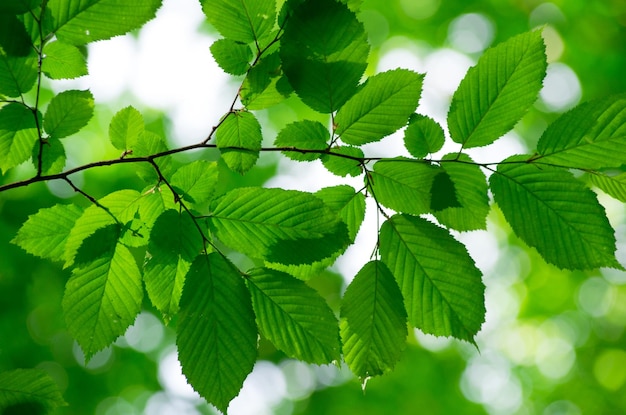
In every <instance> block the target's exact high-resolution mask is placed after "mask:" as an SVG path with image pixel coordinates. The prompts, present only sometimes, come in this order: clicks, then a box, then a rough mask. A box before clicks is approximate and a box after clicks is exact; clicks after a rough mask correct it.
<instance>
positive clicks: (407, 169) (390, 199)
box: [369, 157, 439, 215]
mask: <svg viewBox="0 0 626 415" xmlns="http://www.w3.org/2000/svg"><path fill="white" fill-rule="evenodd" d="M438 172H439V169H438V168H437V167H435V166H433V165H431V164H428V163H424V162H416V161H415V160H411V159H406V158H402V157H400V158H396V159H389V160H384V161H383V160H381V161H378V162H377V163H376V164H374V170H373V171H371V172H370V176H369V177H370V184H371V187H372V192H373V194H374V195H375V197H376V199H377V200H378V202H379V203H381V204H382V205H383V206H386V207H388V208H390V209H393V210H395V211H398V212H406V213H412V214H414V215H420V214H422V213H427V212H429V211H430V190H431V188H432V184H433V180H434V179H435V176H436V175H437V173H438Z"/></svg>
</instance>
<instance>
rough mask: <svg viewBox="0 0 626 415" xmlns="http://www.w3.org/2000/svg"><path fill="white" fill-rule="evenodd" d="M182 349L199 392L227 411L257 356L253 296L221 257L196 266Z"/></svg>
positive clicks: (186, 295)
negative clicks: (251, 297)
mask: <svg viewBox="0 0 626 415" xmlns="http://www.w3.org/2000/svg"><path fill="white" fill-rule="evenodd" d="M176 334H177V337H176V344H177V346H178V359H179V360H180V363H181V365H182V369H183V373H184V374H185V376H186V377H187V380H189V383H190V384H191V386H193V388H194V389H195V390H196V391H197V392H198V393H199V394H200V395H201V396H202V397H203V398H205V399H206V400H207V401H208V402H209V403H211V404H213V405H215V406H216V407H217V408H218V409H219V410H220V411H222V412H226V409H227V408H228V404H229V402H230V401H231V400H232V399H233V398H234V397H235V396H237V394H238V393H239V391H240V390H241V387H242V385H243V381H244V379H245V378H246V376H248V374H249V373H250V372H251V371H252V367H253V366H254V362H255V361H256V356H257V351H256V350H257V335H258V334H257V328H256V325H255V323H254V312H253V311H252V303H251V300H250V293H248V291H247V290H246V286H245V284H244V282H243V279H242V278H241V275H239V272H238V270H237V269H236V268H235V266H234V265H233V264H231V263H230V262H228V260H226V259H224V257H223V256H222V255H220V254H218V253H212V254H209V255H208V256H206V255H201V256H199V257H198V258H196V260H195V261H194V262H193V264H192V265H191V268H190V270H189V273H188V274H187V281H186V282H185V287H184V289H183V295H182V298H181V301H180V313H179V320H178V326H177V333H176Z"/></svg>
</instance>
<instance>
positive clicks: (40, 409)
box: [0, 369, 67, 415]
mask: <svg viewBox="0 0 626 415" xmlns="http://www.w3.org/2000/svg"><path fill="white" fill-rule="evenodd" d="M60 406H67V403H66V402H65V401H64V400H63V396H61V392H60V391H59V387H58V385H57V384H56V383H55V382H54V380H53V379H52V378H51V377H50V375H48V374H47V373H46V372H44V371H43V370H41V369H15V370H10V371H6V372H2V373H0V412H1V413H3V414H7V415H8V414H18V413H29V414H31V413H37V414H47V413H50V411H53V410H54V409H56V408H58V407H60Z"/></svg>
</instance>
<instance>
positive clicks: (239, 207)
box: [210, 187, 349, 265]
mask: <svg viewBox="0 0 626 415" xmlns="http://www.w3.org/2000/svg"><path fill="white" fill-rule="evenodd" d="M211 211H212V212H213V213H212V214H211V216H210V225H211V227H212V228H213V230H214V232H215V236H217V238H218V239H219V240H221V241H222V242H223V243H224V244H226V245H227V246H229V247H230V248H232V249H235V250H237V251H239V252H241V253H243V254H245V255H249V256H251V257H253V258H263V259H266V260H267V261H269V262H276V263H280V264H285V265H298V264H308V263H312V262H315V261H319V260H321V259H324V258H327V257H330V256H332V255H333V254H334V253H335V252H337V251H338V250H340V249H341V248H345V247H346V246H347V245H348V242H349V240H348V230H347V227H346V225H345V224H344V223H343V222H342V221H341V220H340V219H339V217H338V215H337V214H336V213H335V212H333V211H332V210H330V209H329V208H328V207H326V206H325V205H324V203H323V202H322V201H321V200H320V199H319V198H317V197H315V196H314V195H312V194H310V193H305V192H299V191H295V190H283V189H264V188H253V187H251V188H239V189H234V190H231V191H230V192H228V193H226V195H224V196H223V197H221V198H219V199H217V200H216V201H214V202H213V204H212V206H211Z"/></svg>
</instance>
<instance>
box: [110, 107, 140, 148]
mask: <svg viewBox="0 0 626 415" xmlns="http://www.w3.org/2000/svg"><path fill="white" fill-rule="evenodd" d="M144 128H145V126H144V121H143V116H142V115H141V113H140V112H139V111H137V110H136V109H135V108H134V107H131V106H128V107H126V108H123V109H121V110H119V111H118V112H117V114H115V115H114V116H113V118H112V119H111V123H110V124H109V139H110V140H111V143H112V144H113V146H114V147H115V148H117V149H118V150H124V151H125V150H130V149H132V148H133V146H134V145H135V143H136V142H137V140H138V139H139V137H141V135H142V134H143V132H144Z"/></svg>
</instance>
